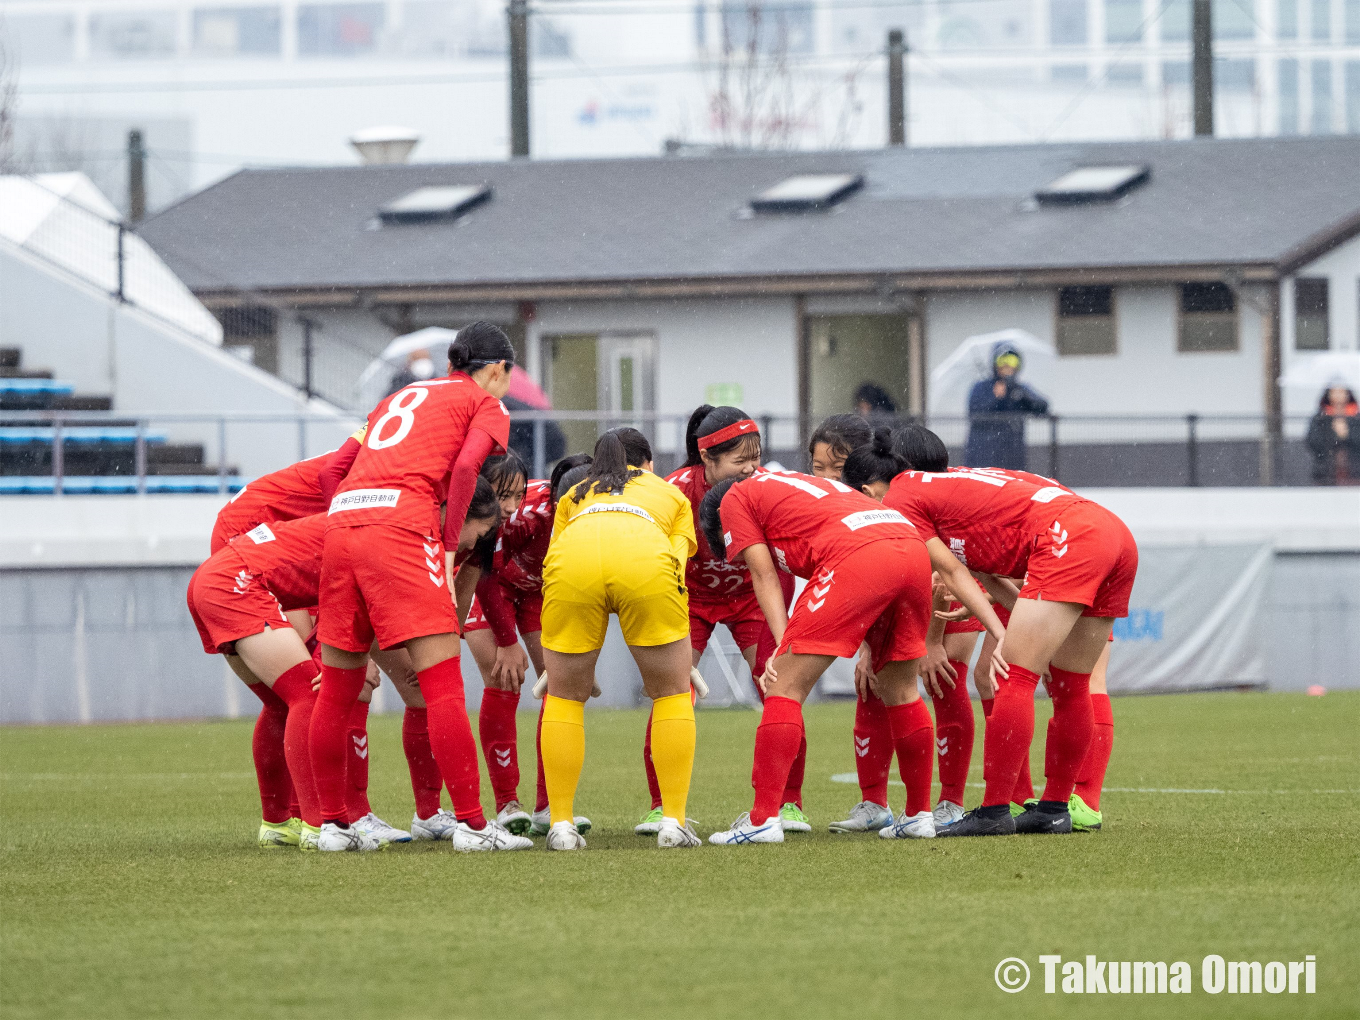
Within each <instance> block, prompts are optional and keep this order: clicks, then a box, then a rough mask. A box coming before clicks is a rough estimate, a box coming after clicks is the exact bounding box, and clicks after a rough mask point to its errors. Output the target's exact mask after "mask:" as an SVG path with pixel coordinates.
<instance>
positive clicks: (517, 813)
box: [496, 800, 534, 836]
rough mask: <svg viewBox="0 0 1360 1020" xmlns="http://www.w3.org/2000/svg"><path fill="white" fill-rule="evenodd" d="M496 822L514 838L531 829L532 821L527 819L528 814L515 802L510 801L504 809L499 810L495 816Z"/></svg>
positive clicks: (529, 818) (522, 806)
mask: <svg viewBox="0 0 1360 1020" xmlns="http://www.w3.org/2000/svg"><path fill="white" fill-rule="evenodd" d="M496 821H498V822H500V823H501V824H502V825H504V826H505V827H506V828H507V829H509V830H510V831H511V832H513V833H514V834H515V835H516V836H523V835H526V834H527V833H528V832H529V830H530V829H531V828H532V827H533V824H534V820H533V819H532V818H531V817H529V812H527V811H525V810H524V805H522V804H521V803H520V802H519V801H517V800H512V801H511V802H510V803H509V804H507V805H505V807H503V808H501V809H500V811H499V812H498V813H497V815H496Z"/></svg>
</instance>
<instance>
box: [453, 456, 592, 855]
mask: <svg viewBox="0 0 1360 1020" xmlns="http://www.w3.org/2000/svg"><path fill="white" fill-rule="evenodd" d="M588 463H590V457H588V456H587V455H585V454H576V455H574V456H571V457H564V458H563V459H562V460H560V461H558V462H557V464H556V465H555V466H554V468H553V471H552V477H551V478H550V479H548V480H547V481H544V480H540V479H535V480H533V481H527V482H526V480H525V474H526V472H525V469H524V465H523V462H522V461H520V459H519V458H518V457H517V456H515V455H514V454H513V453H512V454H508V455H507V456H506V457H503V458H499V457H497V458H492V459H490V460H488V461H487V464H486V466H485V467H484V468H483V469H482V473H483V476H484V477H488V478H489V479H491V480H492V482H493V484H495V485H496V486H497V489H498V491H499V492H501V493H502V496H503V498H502V501H501V510H502V512H504V511H506V510H507V508H508V509H509V510H510V512H509V513H508V514H507V515H506V518H505V523H504V525H502V527H501V532H500V537H499V539H498V540H497V542H496V549H495V554H494V556H493V558H492V562H491V566H490V568H489V569H488V570H487V571H485V572H484V573H483V575H482V577H481V580H480V581H478V583H477V597H476V600H475V601H474V602H473V603H472V610H471V612H470V613H469V614H468V619H467V626H466V627H465V628H464V633H463V636H464V637H465V638H466V640H467V643H468V648H469V649H470V650H471V652H472V656H473V658H474V659H475V660H476V661H477V667H478V669H479V670H480V671H481V674H482V683H483V685H484V690H483V692H482V707H481V710H480V711H479V712H478V713H477V727H478V731H479V736H480V737H481V743H482V755H483V757H484V758H485V760H486V771H487V775H488V776H489V777H490V780H491V789H492V792H493V794H494V795H495V798H496V812H497V814H496V820H497V821H499V822H500V823H501V824H502V825H504V826H505V827H506V828H507V829H509V830H510V831H511V832H514V833H516V834H520V835H523V834H525V833H533V834H535V835H544V834H546V833H547V831H548V827H549V820H548V791H547V787H546V785H545V784H544V780H543V764H542V762H541V761H540V762H539V764H538V796H537V801H536V804H535V809H534V811H533V813H532V814H530V813H529V812H528V811H525V810H524V806H523V805H522V804H521V803H520V801H519V779H520V772H519V752H518V743H517V741H518V733H517V727H516V723H515V714H516V712H517V710H518V708H519V700H520V688H521V687H522V686H523V684H524V679H525V675H526V671H527V669H528V666H529V663H530V662H532V663H533V667H534V672H535V674H536V675H538V676H542V675H543V645H542V643H541V640H540V637H541V634H542V630H543V625H542V622H541V616H542V612H543V557H544V556H546V555H547V553H548V541H549V539H550V538H551V537H552V526H553V516H554V514H555V513H556V510H557V502H556V499H555V496H556V495H557V493H558V491H559V486H560V485H561V481H562V478H563V476H565V475H566V474H567V472H569V471H571V470H572V469H573V468H576V467H578V466H580V465H582V464H588ZM517 483H518V485H517ZM517 487H518V491H519V498H518V500H517V501H516V505H515V506H513V507H509V506H508V503H509V500H508V499H507V498H504V497H506V496H509V497H512V498H513V497H514V495H515V492H516V488H517ZM521 639H522V640H523V642H524V644H523V647H521V645H520V640H521ZM526 649H527V656H526ZM540 714H541V713H540ZM578 825H579V827H580V828H581V831H582V832H588V831H589V830H590V820H589V819H587V818H585V817H581V818H579V819H578Z"/></svg>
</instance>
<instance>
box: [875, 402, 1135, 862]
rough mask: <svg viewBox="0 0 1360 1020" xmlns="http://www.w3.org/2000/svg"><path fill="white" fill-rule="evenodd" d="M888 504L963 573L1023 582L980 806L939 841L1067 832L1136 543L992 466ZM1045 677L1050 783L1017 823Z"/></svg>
mask: <svg viewBox="0 0 1360 1020" xmlns="http://www.w3.org/2000/svg"><path fill="white" fill-rule="evenodd" d="M910 429H913V430H917V429H919V430H921V432H924V433H928V435H920V434H919V433H918V438H919V439H921V440H922V441H923V442H925V443H929V444H930V445H932V446H934V447H935V448H936V455H935V458H934V459H935V460H936V462H937V463H938V461H939V460H940V459H947V453H944V452H943V451H944V444H943V443H941V442H940V440H939V438H938V437H936V436H934V434H933V433H929V432H928V430H924V429H921V426H910ZM941 455H943V458H942V457H941ZM1044 483H1048V484H1044ZM884 505H885V506H888V507H891V508H893V509H895V510H899V511H900V512H901V513H902V514H903V515H904V516H906V517H908V518H909V519H910V520H912V522H913V523H914V524H916V526H917V528H918V529H920V531H921V534H922V535H923V536H925V537H926V541H927V545H929V546H931V547H932V548H933V549H936V550H940V551H943V552H952V554H953V555H954V556H957V557H958V558H959V559H960V560H961V561H963V562H965V563H966V564H967V566H968V567H969V568H970V569H973V570H978V571H981V572H983V573H989V574H993V575H996V576H998V577H1017V576H1022V575H1023V576H1024V578H1025V587H1024V588H1023V589H1022V590H1021V592H1020V598H1019V599H1018V600H1017V601H1016V603H1015V608H1014V609H1013V611H1012V613H1011V621H1010V625H1009V627H1008V628H1007V631H1006V635H1005V641H1004V657H1005V661H1006V663H1008V664H1009V670H1007V671H1004V672H1006V673H1007V675H1006V680H1005V682H1004V683H1003V684H1002V685H1001V688H1000V690H999V691H998V692H997V695H996V701H995V704H994V705H993V707H992V712H991V716H990V718H989V719H988V724H987V732H986V736H985V738H984V742H983V770H984V774H985V776H984V777H985V780H986V792H985V793H984V795H983V801H982V806H981V807H980V808H976V809H974V810H973V811H970V812H968V813H967V814H966V815H965V816H964V817H963V818H962V819H961V820H960V821H958V822H956V823H954V824H953V825H950V826H948V827H947V828H945V829H943V830H942V832H941V835H946V836H985V835H1004V834H1008V833H1012V832H1021V833H1058V832H1071V831H1072V817H1071V814H1070V811H1069V800H1070V798H1071V796H1072V792H1073V788H1074V786H1075V784H1076V780H1077V776H1078V773H1079V772H1080V770H1081V769H1082V767H1083V764H1084V762H1085V759H1086V754H1087V751H1088V750H1089V746H1090V743H1091V739H1092V731H1093V729H1094V726H1095V720H1094V715H1093V707H1092V701H1091V695H1090V680H1091V672H1092V670H1093V669H1094V668H1095V667H1096V664H1097V662H1098V661H1099V659H1100V657H1101V655H1102V653H1103V652H1104V651H1105V647H1106V644H1107V643H1108V641H1109V638H1110V632H1111V625H1112V623H1113V621H1114V618H1115V617H1120V616H1126V615H1127V614H1128V602H1129V594H1130V592H1131V591H1132V588H1133V581H1134V577H1135V575H1136V574H1137V570H1138V547H1137V544H1136V543H1135V542H1134V540H1133V536H1132V535H1131V534H1130V533H1129V530H1128V528H1127V527H1125V525H1124V523H1123V521H1121V520H1120V519H1119V518H1118V517H1116V516H1115V515H1114V514H1112V513H1110V512H1109V511H1108V510H1106V509H1105V508H1104V507H1102V506H1100V505H1099V504H1097V503H1093V502H1091V501H1090V500H1086V499H1082V498H1081V497H1080V496H1077V495H1076V494H1075V493H1073V492H1071V491H1070V490H1068V489H1065V488H1063V487H1062V486H1061V485H1058V484H1056V483H1052V482H1051V481H1050V480H1049V479H1043V478H1040V477H1039V476H1036V475H1029V476H1022V475H1021V474H1020V473H1017V472H1010V471H1001V470H997V469H992V468H984V469H956V470H951V471H944V472H935V471H920V470H909V471H906V472H903V473H902V474H900V475H898V476H897V477H896V478H894V479H893V481H892V485H891V486H890V487H889V490H888V492H887V495H886V497H885V499H884ZM970 608H971V607H970ZM1045 672H1047V673H1048V674H1049V676H1050V683H1049V685H1048V690H1049V695H1050V697H1051V698H1052V700H1053V716H1054V720H1053V724H1052V727H1051V729H1050V731H1049V737H1048V742H1047V745H1046V748H1045V755H1044V759H1045V765H1044V772H1045V778H1046V783H1047V785H1046V787H1045V789H1044V792H1043V794H1042V795H1041V797H1040V798H1039V800H1038V802H1037V803H1035V804H1034V805H1032V806H1031V807H1029V808H1028V809H1027V810H1026V811H1025V812H1024V813H1023V814H1021V815H1020V816H1019V817H1018V818H1013V817H1012V816H1011V812H1010V809H1009V804H1010V801H1011V797H1012V794H1013V792H1014V789H1015V785H1016V781H1017V779H1018V777H1019V775H1020V770H1021V764H1022V759H1024V758H1026V757H1027V756H1028V754H1029V745H1030V740H1031V739H1032V737H1033V735H1034V690H1035V688H1036V686H1037V685H1038V683H1039V678H1040V676H1041V675H1042V674H1043V673H1045Z"/></svg>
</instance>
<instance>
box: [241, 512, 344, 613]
mask: <svg viewBox="0 0 1360 1020" xmlns="http://www.w3.org/2000/svg"><path fill="white" fill-rule="evenodd" d="M325 536H326V515H325V514H320V513H319V514H315V515H313V516H311V517H303V518H301V519H300V520H296V521H271V522H267V523H264V524H259V525H256V526H255V527H254V528H252V529H251V530H249V531H247V532H246V533H245V534H242V535H237V536H236V537H235V538H233V539H232V540H231V548H232V551H234V552H235V553H236V555H238V556H240V557H241V559H243V560H244V561H245V564H246V566H247V567H249V568H250V572H251V573H252V574H254V575H255V576H256V577H258V578H260V579H261V580H263V581H264V586H265V587H266V588H268V589H269V591H270V593H271V594H272V595H273V596H274V597H275V598H276V599H278V600H279V605H281V606H283V608H284V609H310V608H311V607H312V606H314V605H316V604H317V602H318V595H317V591H318V590H319V588H320V587H321V547H322V545H323V544H324V543H323V539H324V538H325Z"/></svg>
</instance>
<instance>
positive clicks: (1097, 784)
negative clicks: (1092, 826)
mask: <svg viewBox="0 0 1360 1020" xmlns="http://www.w3.org/2000/svg"><path fill="white" fill-rule="evenodd" d="M1091 709H1092V712H1093V714H1094V716H1095V729H1094V730H1093V732H1092V733H1091V746H1090V748H1089V749H1088V750H1087V752H1086V760H1085V761H1084V762H1082V766H1081V771H1080V772H1078V773H1077V795H1078V796H1079V797H1081V799H1082V800H1084V801H1085V802H1086V805H1087V807H1089V808H1090V809H1091V810H1092V811H1099V810H1100V789H1101V787H1103V786H1104V785H1105V770H1106V769H1107V768H1108V767H1109V765H1110V752H1111V751H1113V750H1114V713H1113V712H1111V711H1110V696H1109V695H1108V694H1092V695H1091Z"/></svg>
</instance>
